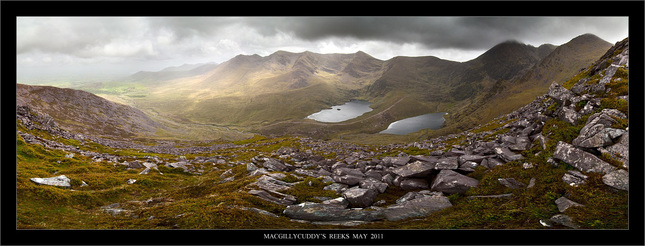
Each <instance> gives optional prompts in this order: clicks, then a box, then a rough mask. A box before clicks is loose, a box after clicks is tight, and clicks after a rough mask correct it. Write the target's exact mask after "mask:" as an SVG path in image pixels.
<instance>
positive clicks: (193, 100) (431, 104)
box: [126, 34, 610, 137]
mask: <svg viewBox="0 0 645 246" xmlns="http://www.w3.org/2000/svg"><path fill="white" fill-rule="evenodd" d="M594 40H596V41H597V42H605V43H606V41H604V40H602V41H599V40H601V39H600V38H598V37H597V36H595V35H588V34H586V35H582V36H581V37H577V38H574V39H572V40H571V41H570V42H568V43H566V44H563V45H561V46H555V45H551V44H543V45H540V46H538V47H534V46H531V45H527V44H523V43H520V42H518V41H507V42H502V43H500V44H497V45H495V46H494V47H492V48H491V49H489V50H488V51H486V52H484V53H483V54H482V55H480V56H478V57H477V58H475V59H472V60H470V61H466V62H455V61H449V60H444V59H441V58H438V57H435V56H420V57H406V56H397V57H393V58H391V59H388V60H380V59H377V58H374V57H372V56H370V55H369V54H367V53H365V52H363V51H357V52H355V53H349V54H341V53H333V54H318V53H314V52H311V51H303V52H299V53H294V52H288V51H282V50H279V51H276V52H274V53H272V54H270V55H267V56H260V55H257V54H253V55H238V56H236V57H234V58H232V59H230V60H228V61H226V62H223V63H221V64H218V65H217V66H216V67H214V68H213V69H211V70H209V71H206V72H204V73H202V74H201V75H199V76H194V77H190V78H184V79H182V78H177V79H172V80H166V81H157V82H156V83H155V86H146V85H143V86H142V87H143V88H142V89H139V92H140V93H138V94H137V93H135V92H132V93H131V94H132V96H129V97H128V98H126V99H127V101H130V102H132V104H133V105H136V106H137V107H138V108H141V109H145V110H154V111H156V112H159V113H160V114H163V115H164V117H171V118H173V119H177V120H179V121H181V122H186V123H191V122H192V123H199V124H218V125H229V126H237V127H247V128H248V127H250V129H253V130H260V131H261V132H264V133H271V134H278V135H280V134H289V132H288V131H289V130H287V132H282V130H280V131H278V132H275V131H274V130H276V129H262V128H263V125H265V126H266V125H273V124H274V123H277V122H285V123H286V124H289V122H298V121H301V120H302V119H304V118H305V117H306V116H307V115H309V114H312V113H315V112H317V111H319V110H321V109H324V108H328V107H330V106H332V105H338V104H342V103H344V102H346V101H349V100H351V99H363V100H368V101H370V102H372V103H373V104H372V107H373V109H374V112H372V113H370V114H366V115H365V116H364V117H370V116H371V115H372V114H377V113H381V112H382V111H383V110H386V109H390V110H389V111H388V112H387V114H383V115H384V116H387V117H384V118H381V119H379V120H380V121H383V122H372V123H370V124H367V125H370V127H367V126H363V127H359V126H356V127H359V128H361V130H359V132H364V133H368V132H378V130H383V129H380V128H383V127H387V124H389V123H390V122H393V121H396V120H400V119H403V118H407V117H412V116H416V115H421V114H425V113H429V112H449V113H450V115H451V116H450V117H449V119H447V120H448V121H447V123H448V124H455V125H462V126H455V127H453V131H454V130H456V128H463V127H467V126H465V125H468V126H473V124H475V123H481V122H482V121H481V120H476V119H474V118H473V117H470V118H471V119H467V118H468V115H466V113H462V114H459V112H468V111H469V109H476V108H477V106H480V105H481V104H482V102H483V101H485V100H486V98H488V97H491V96H496V97H497V98H498V97H500V95H501V97H503V96H506V95H504V94H500V92H502V91H506V92H509V90H516V91H517V90H520V86H516V85H513V84H523V85H522V86H524V87H522V88H521V89H525V90H528V91H543V90H546V87H548V82H540V83H527V82H526V81H529V80H530V79H529V78H530V76H529V75H528V74H530V73H534V74H537V75H540V76H543V77H545V78H553V76H559V77H563V76H565V75H566V76H568V75H570V74H572V73H574V72H577V71H578V69H579V68H580V67H581V66H584V65H586V64H587V63H589V62H592V61H593V59H596V58H597V57H592V56H586V55H585V56H584V57H581V58H576V57H573V56H566V55H564V54H574V55H575V54H577V53H576V51H577V50H581V49H594V50H595V52H596V54H597V53H600V52H604V51H605V50H604V49H605V47H600V48H599V47H594V45H593V43H594ZM588 43H592V45H589V44H588ZM606 44H607V45H610V44H609V43H606ZM567 48H569V49H570V50H566V49H567ZM607 48H608V47H607ZM553 52H558V53H563V54H560V55H559V56H557V58H558V59H560V60H562V59H564V60H562V61H559V62H560V64H561V66H559V67H558V68H557V69H560V70H561V71H552V70H553V69H556V68H554V66H553V65H549V66H546V63H545V62H546V61H549V60H551V61H555V60H556V59H547V58H548V57H549V55H551V56H554V57H556V56H555V55H554V54H552V53H553ZM578 53H580V52H578ZM580 54H582V53H580ZM569 60H575V61H571V62H570V61H569ZM539 63H544V64H545V66H543V67H544V69H542V70H539V69H538V68H539V66H537V65H538V64H539ZM522 76H525V77H526V79H524V80H522V79H521V78H522ZM537 87H540V88H539V89H538V88H537ZM510 88H513V89H510ZM136 90H137V89H135V91H136ZM515 94H517V93H515ZM508 95H511V96H512V94H508ZM536 95H537V94H536ZM402 98H407V99H405V100H403V101H401V99H402ZM395 102H400V103H398V104H397V106H396V107H394V108H391V106H392V105H393V104H394V103H395ZM522 103H527V102H526V100H523V101H522ZM521 105H523V104H521V103H511V104H508V105H505V107H504V110H502V111H495V110H492V111H491V110H489V111H487V112H489V113H488V115H484V116H483V118H486V119H491V118H492V117H495V116H498V115H500V114H502V113H504V112H509V110H511V109H512V108H514V107H519V106H521ZM263 107H264V108H265V110H262V108H263ZM464 115H465V116H464ZM371 119H374V118H371ZM385 121H388V122H385ZM332 132H334V131H332ZM330 136H332V137H333V136H334V135H333V133H332V135H330ZM330 136H327V137H330Z"/></svg>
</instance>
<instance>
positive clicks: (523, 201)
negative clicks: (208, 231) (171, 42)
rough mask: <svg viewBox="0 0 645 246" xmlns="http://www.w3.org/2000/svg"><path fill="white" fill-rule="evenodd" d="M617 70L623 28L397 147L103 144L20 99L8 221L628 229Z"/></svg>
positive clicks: (622, 89) (623, 96)
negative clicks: (473, 120) (492, 114)
mask: <svg viewBox="0 0 645 246" xmlns="http://www.w3.org/2000/svg"><path fill="white" fill-rule="evenodd" d="M628 74H629V41H628V39H625V40H624V41H621V42H619V43H617V44H616V45H615V46H614V47H612V48H611V49H610V50H609V51H608V52H607V53H606V54H605V55H604V56H602V58H601V59H600V60H598V61H597V62H595V63H594V64H592V65H591V66H589V67H588V68H586V69H584V70H582V71H581V72H580V73H579V74H577V75H576V76H574V77H572V78H571V79H569V80H567V81H566V82H565V83H563V84H562V85H560V84H558V83H552V84H551V85H550V87H549V89H548V91H547V92H546V94H544V95H542V96H539V97H537V98H535V99H534V100H533V101H532V102H530V103H529V104H527V105H526V106H524V107H522V108H520V109H518V110H515V111H513V112H511V113H509V114H506V115H503V116H501V117H498V118H495V119H494V120H493V121H490V122H488V123H487V124H484V125H481V126H479V127H476V128H473V129H470V130H468V131H463V132H460V133H457V134H451V135H447V136H442V137H437V138H432V139H429V140H424V141H417V142H412V143H409V144H390V145H361V144H351V143H343V142H331V141H323V140H319V139H312V138H304V137H280V138H267V137H263V136H255V137H254V138H251V139H246V140H242V141H236V142H229V143H214V142H201V143H194V142H193V143H177V142H175V143H171V144H169V143H162V142H155V141H154V140H151V142H149V143H147V144H144V145H145V146H147V147H144V145H135V144H133V143H129V142H126V141H124V142H120V144H107V143H106V142H103V141H104V140H101V139H99V138H90V137H87V138H82V141H81V139H80V138H81V137H84V135H83V134H77V133H74V134H71V136H74V137H71V136H70V135H69V134H68V133H66V132H67V131H65V130H61V129H59V128H57V127H44V128H43V127H36V126H40V125H52V124H53V123H52V122H51V121H52V120H51V117H47V116H46V115H44V114H42V113H34V112H32V111H28V110H20V109H21V107H19V110H18V115H17V116H18V122H17V123H18V131H17V166H16V167H17V177H16V178H17V205H18V206H17V208H18V210H17V213H18V214H17V224H18V228H56V229H60V228H118V229H125V228H127V229H141V228H157V229H169V228H182V229H197V228H199V229H202V228H226V229H231V228H238V229H258V228H280V229H289V228H304V229H330V228H354V229H356V228H360V229H372V228H382V229H388V228H396V229H413V228H415V229H432V228H435V229H448V228H460V229H464V228H475V229H483V228H498V229H540V228H555V229H562V228H581V229H600V228H602V229H626V228H628V226H629V224H630V223H631V221H629V220H628V198H629V184H630V183H629V156H630V155H629V108H628V101H629V89H628V84H629V77H628ZM19 100H20V99H19ZM25 122H32V123H30V124H25ZM43 206H46V207H48V208H52V209H49V210H48V209H42V208H43Z"/></svg>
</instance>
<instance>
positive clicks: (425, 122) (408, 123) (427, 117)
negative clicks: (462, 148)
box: [380, 112, 446, 135]
mask: <svg viewBox="0 0 645 246" xmlns="http://www.w3.org/2000/svg"><path fill="white" fill-rule="evenodd" d="M444 115H446V113H445V112H440V113H431V114H424V115H419V116H415V117H411V118H406V119H402V120H399V121H395V122H392V124H390V125H389V126H388V127H387V129H385V130H383V131H381V132H380V133H388V134H395V135H405V134H408V133H413V132H416V131H419V130H422V129H433V130H436V129H439V128H441V126H442V125H443V122H444V121H446V119H444V118H443V116H444Z"/></svg>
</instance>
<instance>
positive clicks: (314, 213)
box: [283, 202, 384, 221]
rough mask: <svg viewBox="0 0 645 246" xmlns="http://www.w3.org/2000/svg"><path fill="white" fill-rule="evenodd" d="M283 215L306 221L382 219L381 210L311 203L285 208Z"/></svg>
mask: <svg viewBox="0 0 645 246" xmlns="http://www.w3.org/2000/svg"><path fill="white" fill-rule="evenodd" d="M283 213H284V214H285V215H286V216H287V217H289V218H292V219H298V220H307V221H350V220H358V221H377V220H382V219H383V218H384V216H383V212H382V210H367V209H361V210H357V209H345V208H343V207H342V206H338V205H333V204H322V203H312V202H305V203H301V204H297V205H291V206H287V208H286V209H285V210H284V211H283Z"/></svg>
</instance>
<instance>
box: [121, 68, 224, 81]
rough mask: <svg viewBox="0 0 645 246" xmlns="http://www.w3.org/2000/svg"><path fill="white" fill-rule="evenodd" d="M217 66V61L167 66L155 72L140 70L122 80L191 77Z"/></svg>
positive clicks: (158, 79)
mask: <svg viewBox="0 0 645 246" xmlns="http://www.w3.org/2000/svg"><path fill="white" fill-rule="evenodd" d="M215 67H217V63H206V64H184V65H181V66H177V67H167V68H164V69H162V70H160V71H157V72H149V71H140V72H137V73H135V74H133V75H130V76H128V77H127V78H125V79H123V80H124V81H138V82H142V81H156V82H158V81H165V80H172V79H177V78H184V77H192V76H197V75H200V74H203V73H206V72H208V71H210V70H212V69H213V68H215Z"/></svg>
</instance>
